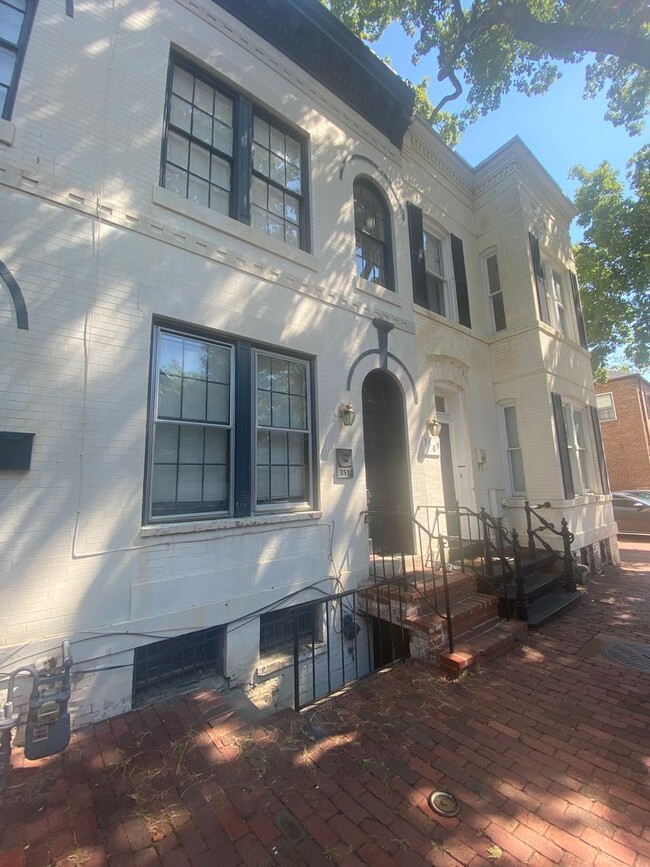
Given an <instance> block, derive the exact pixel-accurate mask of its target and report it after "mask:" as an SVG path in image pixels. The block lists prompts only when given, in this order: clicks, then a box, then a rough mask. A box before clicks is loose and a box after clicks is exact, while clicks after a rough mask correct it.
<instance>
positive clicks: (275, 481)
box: [145, 326, 315, 521]
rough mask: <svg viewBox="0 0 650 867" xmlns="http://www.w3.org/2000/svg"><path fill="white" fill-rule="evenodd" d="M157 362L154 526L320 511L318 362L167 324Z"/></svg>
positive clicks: (157, 340) (150, 500)
mask: <svg viewBox="0 0 650 867" xmlns="http://www.w3.org/2000/svg"><path fill="white" fill-rule="evenodd" d="M153 356H154V360H153V365H152V388H151V412H150V418H151V423H150V432H149V437H150V439H149V464H148V480H147V490H146V503H147V505H146V513H145V518H146V520H152V521H162V520H187V519H197V518H201V517H228V516H231V515H232V516H235V517H242V516H245V515H250V514H253V513H255V512H256V511H259V512H261V511H268V510H273V511H277V510H281V511H287V510H295V509H301V508H309V507H310V506H311V505H312V503H313V498H314V490H315V486H314V479H313V468H314V460H313V453H312V445H313V438H312V430H313V421H312V417H313V416H312V400H311V389H312V373H311V363H310V361H309V359H306V358H300V357H297V356H295V357H294V356H289V355H287V354H286V353H284V352H283V353H282V354H280V353H276V352H273V351H269V350H267V349H262V348H256V347H254V346H251V344H249V343H248V342H247V341H243V340H239V339H237V338H231V337H222V336H220V335H207V334H196V333H191V332H184V331H181V330H178V329H177V328H174V327H169V328H167V327H164V326H157V327H156V329H155V334H154V349H153Z"/></svg>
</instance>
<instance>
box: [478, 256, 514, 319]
mask: <svg viewBox="0 0 650 867" xmlns="http://www.w3.org/2000/svg"><path fill="white" fill-rule="evenodd" d="M492 257H495V258H496V260H497V269H498V270H499V291H498V292H492V287H491V285H490V272H489V271H488V259H491V258H492ZM481 271H482V274H483V284H484V286H485V297H486V303H487V308H488V322H489V323H490V332H491V334H493V335H495V334H503V333H504V332H506V331H507V330H508V317H507V315H506V303H505V298H504V295H503V284H502V282H501V269H500V268H499V254H498V251H497V248H496V247H491V248H490V249H489V250H486V251H485V252H484V253H482V254H481ZM496 295H501V300H502V302H503V315H504V317H505V320H506V324H505V328H501V329H497V324H496V317H495V315H494V301H493V299H494V297H495V296H496Z"/></svg>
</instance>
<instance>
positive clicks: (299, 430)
mask: <svg viewBox="0 0 650 867" xmlns="http://www.w3.org/2000/svg"><path fill="white" fill-rule="evenodd" d="M256 359H257V365H256V367H257V373H256V380H257V382H256V386H257V388H256V392H257V394H256V410H257V457H256V463H257V472H256V502H257V505H258V506H272V505H273V504H275V503H304V502H307V501H308V500H309V443H310V431H309V427H310V426H309V415H310V407H309V389H308V382H309V366H308V364H307V362H305V361H302V360H298V359H292V358H284V357H282V356H279V355H269V354H268V353H266V352H257V353H256Z"/></svg>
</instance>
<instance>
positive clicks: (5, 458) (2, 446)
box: [0, 430, 34, 470]
mask: <svg viewBox="0 0 650 867" xmlns="http://www.w3.org/2000/svg"><path fill="white" fill-rule="evenodd" d="M33 442H34V434H33V433H22V432H19V431H16V432H14V431H8V430H5V431H0V470H28V469H29V468H30V466H31V463H32V443H33Z"/></svg>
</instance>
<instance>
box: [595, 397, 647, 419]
mask: <svg viewBox="0 0 650 867" xmlns="http://www.w3.org/2000/svg"><path fill="white" fill-rule="evenodd" d="M600 397H609V398H611V410H612V412H613V413H614V415H613V417H612V418H601V416H600V410H601V407H600V406H598V398H600ZM596 409H597V410H598V421H599V422H600V423H601V424H605V423H606V422H608V421H616V420H617V418H618V417H617V415H616V402H615V400H614V392H613V391H603V392H601V393H600V394H597V395H596ZM602 409H610V407H602ZM648 415H650V412H648Z"/></svg>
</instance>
